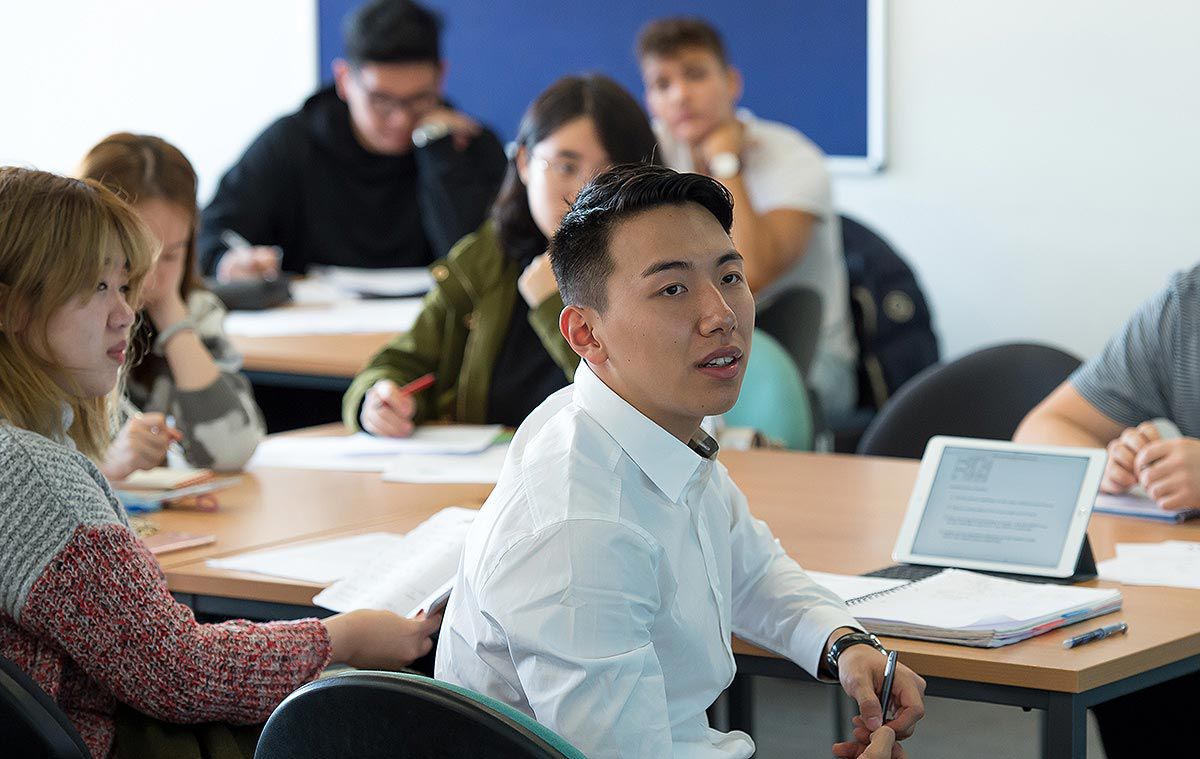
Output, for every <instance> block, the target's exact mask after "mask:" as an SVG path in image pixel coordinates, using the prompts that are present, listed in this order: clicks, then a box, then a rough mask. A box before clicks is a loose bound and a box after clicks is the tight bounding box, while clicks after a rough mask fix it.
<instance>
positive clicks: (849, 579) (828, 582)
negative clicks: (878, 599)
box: [804, 569, 911, 601]
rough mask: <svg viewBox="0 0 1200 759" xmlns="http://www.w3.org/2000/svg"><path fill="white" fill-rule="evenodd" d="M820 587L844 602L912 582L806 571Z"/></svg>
mask: <svg viewBox="0 0 1200 759" xmlns="http://www.w3.org/2000/svg"><path fill="white" fill-rule="evenodd" d="M804 571H805V574H807V575H808V576H809V577H811V578H812V581H813V582H815V583H817V584H818V585H823V586H825V587H826V588H829V589H830V590H832V591H833V592H834V593H835V594H836V595H837V597H838V598H840V599H842V600H843V601H850V600H851V599H855V598H861V597H863V596H869V595H872V594H874V593H880V592H883V591H885V590H891V589H892V588H898V587H900V586H901V585H907V584H908V583H909V582H911V580H897V579H893V578H890V577H863V576H861V575H839V574H832V573H830V572H814V571H812V570H808V569H806V570H804Z"/></svg>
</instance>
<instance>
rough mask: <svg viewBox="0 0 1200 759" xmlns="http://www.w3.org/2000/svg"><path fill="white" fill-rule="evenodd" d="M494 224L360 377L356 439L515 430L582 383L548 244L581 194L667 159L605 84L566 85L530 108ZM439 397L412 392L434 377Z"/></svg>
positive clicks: (346, 405)
mask: <svg viewBox="0 0 1200 759" xmlns="http://www.w3.org/2000/svg"><path fill="white" fill-rule="evenodd" d="M514 146H515V150H512V151H510V152H511V158H510V160H509V166H508V174H507V176H506V177H505V179H504V184H503V186H502V187H501V188H500V194H499V197H498V198H497V200H496V203H495V205H494V206H493V207H492V214H491V219H490V220H489V221H488V222H486V223H485V224H484V225H483V226H482V227H480V229H479V230H477V231H476V232H474V233H473V234H470V235H467V236H466V237H464V238H463V239H462V240H460V241H459V242H458V244H457V245H455V246H454V248H453V249H452V250H451V251H450V255H449V256H447V257H446V258H445V259H443V260H441V261H438V262H437V263H435V264H434V265H433V267H432V272H433V278H434V280H435V284H434V287H433V289H432V290H431V291H430V292H429V294H428V295H427V296H426V298H425V305H424V308H423V309H422V311H421V314H420V316H418V317H417V320H416V323H415V324H414V325H413V328H412V330H411V331H409V332H408V333H406V334H404V335H400V336H399V337H397V338H395V339H394V340H392V342H390V343H389V344H388V345H387V346H386V347H385V348H384V349H383V350H381V351H380V352H379V353H378V354H377V355H376V356H375V357H374V358H373V359H372V360H371V362H370V363H369V364H368V365H367V367H366V368H365V369H363V370H362V372H360V373H359V375H358V376H357V377H355V379H354V382H353V383H352V384H351V385H350V389H349V390H347V391H346V395H345V398H344V401H343V405H342V417H343V419H344V420H345V422H346V425H347V426H348V427H350V428H351V429H354V430H358V429H363V430H366V431H367V432H370V433H371V434H374V435H389V436H405V435H409V434H411V433H412V430H413V427H414V425H417V424H421V423H423V422H427V421H430V420H445V421H456V422H464V423H493V424H504V425H508V426H511V427H516V426H517V425H519V424H520V423H521V422H522V421H523V420H524V418H525V417H526V416H527V415H528V414H529V412H530V411H532V410H533V409H534V408H536V407H537V406H538V404H540V403H541V402H542V401H543V400H545V399H546V397H547V396H549V395H550V394H551V393H553V392H554V391H555V390H557V389H559V388H561V387H564V386H565V385H567V383H569V382H570V381H571V379H572V378H573V377H574V374H575V367H576V366H577V365H578V364H579V357H578V356H577V355H575V353H574V352H573V351H572V350H571V349H570V347H569V346H568V345H567V342H566V340H564V339H563V337H562V334H561V333H560V332H559V329H558V315H559V312H560V311H562V307H563V303H562V298H561V297H560V296H559V294H558V284H557V283H556V282H555V281H554V274H553V272H552V271H551V269H550V263H549V261H548V260H547V259H546V255H545V250H546V246H547V240H548V239H549V237H550V236H551V235H553V233H554V231H555V230H556V229H558V225H559V223H561V222H562V218H563V216H564V215H566V212H567V209H568V208H569V206H570V203H571V201H573V200H574V198H575V195H576V194H577V193H578V192H579V189H580V188H581V187H583V185H584V184H585V183H586V182H587V181H588V180H590V179H591V178H592V177H594V176H596V174H598V173H600V172H601V171H603V170H604V169H606V168H608V167H609V166H611V165H613V164H616V163H631V162H636V161H652V160H655V158H654V156H655V141H654V133H653V131H652V130H651V129H650V124H649V123H648V122H647V120H646V116H645V114H644V113H643V112H642V109H641V107H640V106H639V105H638V103H637V101H636V100H635V99H634V98H633V97H632V96H631V95H630V94H629V93H628V92H626V91H625V90H624V89H623V88H622V87H621V86H620V85H619V84H617V83H616V82H614V81H612V80H611V79H609V78H607V77H605V76H602V75H599V74H589V75H586V76H567V77H563V78H562V79H559V80H558V81H557V82H555V83H554V84H552V85H550V87H549V88H548V89H547V90H546V91H545V92H543V93H542V94H541V95H539V96H538V98H537V99H536V100H535V101H533V104H532V105H530V106H529V110H528V111H526V112H525V116H524V118H523V119H522V120H521V127H520V130H519V132H518V134H517V139H516V142H515V143H514ZM430 372H432V373H434V374H435V376H436V380H435V382H434V384H433V386H432V387H431V388H429V389H427V390H424V391H421V392H419V393H417V394H415V395H412V396H408V395H401V394H400V393H399V389H400V387H402V386H403V385H404V384H406V383H408V382H411V381H412V380H415V379H417V378H419V377H421V376H422V375H425V374H427V373H430Z"/></svg>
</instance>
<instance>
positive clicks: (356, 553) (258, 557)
mask: <svg viewBox="0 0 1200 759" xmlns="http://www.w3.org/2000/svg"><path fill="white" fill-rule="evenodd" d="M403 543H404V536H403V535H398V534H396V533H391V532H370V533H367V534H365V535H351V536H349V537H345V538H334V539H332V540H318V541H315V542H312V543H304V544H302V545H297V546H288V547H286V548H276V549H272V550H269V551H255V552H253V553H243V554H238V555H237V556H227V557H225V558H221V559H209V560H208V561H207V562H206V563H207V564H208V566H210V567H214V568H217V569H232V570H236V571H239V572H254V573H255V574H261V575H270V576H272V577H286V578H288V579H291V580H301V581H303V582H311V583H317V584H321V585H325V584H328V583H331V582H333V581H335V580H337V579H339V578H341V577H343V576H345V575H346V574H347V573H350V572H354V571H356V570H357V568H358V567H359V566H360V565H361V564H365V563H366V562H367V561H369V560H370V559H371V558H372V557H374V556H380V555H388V554H391V553H393V552H395V551H397V550H399V547H400V546H401V545H403Z"/></svg>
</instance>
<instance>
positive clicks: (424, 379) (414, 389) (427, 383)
mask: <svg viewBox="0 0 1200 759" xmlns="http://www.w3.org/2000/svg"><path fill="white" fill-rule="evenodd" d="M436 379H437V377H435V376H434V374H433V372H430V373H429V374H426V375H423V376H421V377H417V378H416V379H415V380H413V381H412V382H409V383H407V384H406V385H404V386H402V387H401V388H400V390H399V391H398V392H399V393H400V395H416V394H417V393H419V392H421V391H422V390H425V389H428V388H431V387H433V383H434V380H436Z"/></svg>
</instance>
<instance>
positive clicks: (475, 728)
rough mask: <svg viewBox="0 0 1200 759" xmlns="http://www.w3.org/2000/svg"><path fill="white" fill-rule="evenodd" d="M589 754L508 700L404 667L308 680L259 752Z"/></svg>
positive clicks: (513, 758)
mask: <svg viewBox="0 0 1200 759" xmlns="http://www.w3.org/2000/svg"><path fill="white" fill-rule="evenodd" d="M295 756H304V757H310V758H316V759H326V758H328V759H334V758H335V757H339V758H340V757H345V756H353V757H355V759H376V758H378V759H383V758H384V757H387V758H388V759H406V758H411V759H417V758H418V757H419V758H420V759H426V758H430V759H432V757H438V759H448V758H449V757H471V758H472V759H475V757H484V756H486V757H489V759H585V757H584V755H583V754H582V753H581V752H580V751H579V750H578V749H576V748H575V747H574V746H572V745H571V744H570V743H568V742H567V741H566V740H564V739H563V738H562V737H561V736H560V735H558V734H557V733H555V732H554V731H553V730H550V729H549V728H547V727H545V726H544V725H542V724H540V723H538V722H537V721H536V720H534V719H533V718H531V717H529V716H528V715H526V714H524V713H523V712H520V711H518V710H516V709H514V708H512V707H511V706H509V705H508V704H505V703H502V702H500V701H497V700H496V699H494V698H490V697H488V696H485V695H482V694H480V693H476V692H474V691H471V690H467V689H466V688H461V687H459V686H457V685H453V684H451V683H448V682H445V681H443V680H435V679H433V678H430V677H425V676H423V675H415V674H409V673H406V672H375V671H366V670H361V671H357V670H356V671H351V672H345V673H342V674H338V675H333V676H331V677H323V678H321V679H319V680H315V681H313V682H311V683H308V684H307V685H305V686H304V687H302V688H300V689H299V690H297V691H296V692H295V693H293V694H292V695H290V696H288V697H287V698H286V699H284V701H283V703H281V704H280V705H279V707H278V708H276V709H275V711H274V712H273V713H272V714H271V717H270V719H268V720H267V724H266V725H265V726H264V727H263V732H262V736H261V737H260V738H259V741H258V748H257V749H256V751H255V753H254V757H255V759H283V758H284V757H295Z"/></svg>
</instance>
